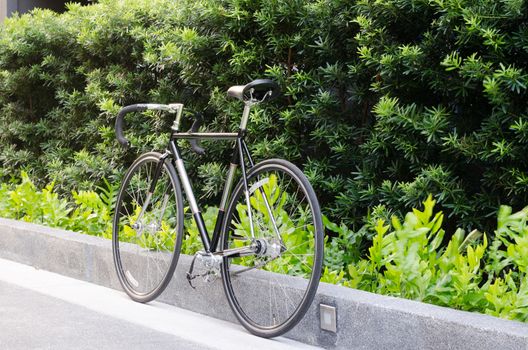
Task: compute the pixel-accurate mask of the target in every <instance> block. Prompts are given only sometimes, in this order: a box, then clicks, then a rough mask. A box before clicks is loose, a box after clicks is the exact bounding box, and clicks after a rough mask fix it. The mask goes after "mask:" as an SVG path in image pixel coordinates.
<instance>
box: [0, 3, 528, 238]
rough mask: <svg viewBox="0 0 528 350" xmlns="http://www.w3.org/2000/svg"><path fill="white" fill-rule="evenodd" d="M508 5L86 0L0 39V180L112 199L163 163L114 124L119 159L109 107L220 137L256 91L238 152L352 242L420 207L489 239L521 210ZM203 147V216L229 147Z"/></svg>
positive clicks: (521, 35) (149, 135) (136, 129)
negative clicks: (265, 162)
mask: <svg viewBox="0 0 528 350" xmlns="http://www.w3.org/2000/svg"><path fill="white" fill-rule="evenodd" d="M524 6H525V4H524V3H523V2H522V1H517V0H512V1H503V2H500V3H497V2H496V1H477V0H470V1H465V2H462V3H461V2H460V1H456V0H446V1H422V0H418V1H417V0H398V1H396V0H387V1H373V0H358V1H356V2H355V3H350V2H348V1H343V0H321V1H300V0H292V1H287V2H270V1H258V0H257V1H245V0H201V1H190V0H183V1H179V2H174V1H172V0H154V1H146V0H123V1H110V0H103V1H100V2H99V3H98V4H94V5H91V6H80V5H75V4H70V5H69V11H68V12H66V13H64V14H61V15H57V14H54V13H52V12H50V11H42V10H36V11H34V12H33V13H32V14H30V15H23V16H21V17H16V18H13V19H9V20H7V21H6V23H5V24H4V25H3V27H2V29H1V31H0V46H1V47H2V50H0V106H2V107H1V108H0V124H1V125H2V133H1V134H0V161H1V162H2V165H3V167H2V174H3V175H4V177H7V176H9V174H12V173H13V172H14V171H18V169H19V168H25V169H26V170H27V171H28V172H30V173H32V174H34V175H35V177H36V178H39V179H41V180H40V181H41V184H44V183H48V182H50V181H53V180H54V181H55V186H56V188H57V189H58V190H61V191H64V192H65V193H69V192H70V190H71V189H78V190H83V189H84V190H86V189H89V188H90V187H91V186H92V184H94V183H95V184H101V181H102V179H103V178H108V179H109V181H110V182H111V183H117V182H118V180H119V178H120V176H121V175H120V174H122V165H127V164H130V162H131V161H132V160H133V158H134V157H135V155H136V154H137V153H138V152H140V151H142V150H147V149H149V150H150V149H152V148H157V149H159V148H161V147H163V145H164V142H165V141H166V139H167V135H166V134H165V133H164V130H167V127H168V126H169V125H170V123H171V120H170V119H169V118H170V117H168V116H164V115H159V114H155V113H147V114H146V115H134V116H130V117H128V118H127V122H128V125H129V126H130V128H128V129H127V131H128V135H129V136H130V138H131V140H132V144H133V146H134V147H133V148H132V150H130V151H128V152H125V151H123V150H121V149H120V148H119V147H118V146H117V143H116V142H115V138H114V135H113V122H114V118H115V115H116V113H117V111H118V110H119V108H120V107H121V106H123V105H126V104H130V103H135V102H145V101H151V102H159V103H167V102H174V101H178V102H183V103H184V104H185V105H186V115H185V116H186V118H185V122H186V123H187V124H186V125H185V126H186V127H187V126H188V125H190V119H191V118H190V117H191V116H192V114H193V112H195V111H203V113H204V116H205V121H206V125H207V128H208V129H211V130H218V131H222V130H234V129H236V126H237V123H238V120H239V119H238V118H239V115H240V113H241V109H242V107H241V104H240V102H238V101H233V100H228V99H227V97H226V95H225V91H226V89H227V88H228V87H229V86H230V85H233V84H243V83H246V82H248V81H250V80H251V79H254V78H258V77H269V78H273V79H275V80H277V81H278V82H279V83H280V85H281V87H282V88H283V90H284V95H283V97H282V98H280V99H278V100H276V102H273V103H272V104H267V105H262V106H259V107H258V108H257V109H255V111H254V112H253V113H252V116H251V122H250V124H249V128H250V130H249V131H250V132H249V141H250V144H251V150H252V151H253V153H254V155H255V156H256V158H257V159H263V158H268V157H273V156H279V157H285V158H288V159H290V160H292V161H294V162H295V163H298V164H300V165H302V166H303V169H304V171H305V172H306V173H307V175H308V176H309V178H310V180H311V182H312V183H313V184H314V187H315V188H316V190H317V192H318V195H319V197H320V199H321V201H322V202H323V207H324V208H326V209H325V211H326V214H328V215H329V217H330V218H332V219H333V220H334V221H336V220H337V221H340V220H343V221H344V222H345V223H346V224H347V225H348V226H351V227H352V228H354V229H355V230H356V231H357V230H358V229H359V228H360V227H361V226H362V225H363V224H369V223H368V220H366V221H365V220H363V218H365V217H368V215H370V214H371V213H370V212H369V211H370V209H369V208H373V207H374V206H376V205H379V204H380V203H381V204H385V205H386V207H387V208H391V210H392V211H394V212H396V213H399V214H402V213H404V212H405V210H407V209H406V208H409V207H410V206H417V205H419V203H420V202H421V201H422V200H424V199H425V195H426V194H427V193H435V194H436V199H437V200H439V201H440V202H441V203H442V209H443V211H444V212H445V213H446V219H445V220H446V221H448V224H449V227H451V228H454V227H455V226H457V225H458V224H460V226H461V227H463V228H465V229H470V228H480V229H488V230H491V228H492V226H493V222H492V220H491V216H492V215H493V213H494V211H495V208H497V207H498V206H499V204H500V203H509V204H511V205H512V206H514V207H520V206H521V205H523V204H524V203H526V202H527V199H528V198H527V197H528V196H527V191H526V189H525V188H526V184H527V182H528V181H527V180H526V179H527V177H526V171H527V170H528V169H527V165H526V164H527V162H526V157H525V153H526V152H524V151H525V148H526V136H525V134H526V124H527V123H526V120H525V119H526V103H525V102H524V101H525V98H526V84H527V75H526V73H525V70H526V62H528V60H527V59H526V58H527V53H526V42H527V39H526V38H527V33H528V31H527V30H526V25H525V23H526V11H525V8H524ZM206 149H207V152H208V153H207V155H206V156H205V157H197V156H196V155H194V154H192V153H189V152H188V151H187V150H186V152H185V154H184V157H185V158H186V159H188V160H189V163H188V164H189V168H190V169H189V173H190V175H191V176H192V177H193V180H194V184H195V187H196V188H197V189H202V188H203V192H202V193H201V194H202V196H203V197H204V198H207V199H210V200H211V201H212V200H213V199H214V197H215V196H218V192H219V190H220V188H221V180H222V178H223V177H222V175H223V174H224V173H225V170H226V167H225V164H223V163H219V160H220V159H224V157H225V156H226V154H227V153H228V152H229V151H230V145H228V144H217V143H214V144H213V143H206ZM206 178H207V180H205V179H206ZM455 223H457V224H455ZM336 235H338V233H336Z"/></svg>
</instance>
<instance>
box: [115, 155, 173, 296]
mask: <svg viewBox="0 0 528 350" xmlns="http://www.w3.org/2000/svg"><path fill="white" fill-rule="evenodd" d="M160 158H161V154H160V153H157V152H149V153H145V154H143V155H141V156H140V157H138V158H137V159H136V161H135V162H134V163H133V164H132V165H131V166H130V168H129V169H128V171H127V173H126V174H125V176H124V178H123V181H122V184H121V188H120V189H119V193H118V196H117V201H116V206H115V213H114V220H113V228H112V252H113V258H114V265H115V268H116V272H117V276H118V278H119V282H120V283H121V286H122V287H123V289H124V291H125V292H126V293H127V294H128V295H129V296H130V298H131V299H133V300H135V301H138V302H142V303H146V302H149V301H151V300H154V299H155V298H156V297H158V296H159V295H160V294H161V293H162V292H163V290H165V288H166V287H167V285H168V283H169V281H170V279H171V278H172V275H173V274H174V270H175V268H176V264H177V262H178V257H179V254H180V249H181V243H182V236H183V198H182V191H181V186H180V183H179V180H178V177H177V175H176V171H175V169H174V166H173V165H172V164H171V162H170V161H168V160H166V161H164V164H163V166H162V169H161V172H160V176H159V178H158V181H157V183H156V187H155V188H154V191H153V192H152V196H151V200H150V204H149V203H147V207H145V210H144V213H143V216H142V217H140V215H141V214H140V213H141V211H142V209H143V205H144V204H145V202H148V200H147V192H148V189H149V187H150V183H151V180H152V177H153V176H154V173H155V169H156V166H157V164H158V163H159V161H160ZM142 176H145V179H143V177H142ZM151 265H152V268H151Z"/></svg>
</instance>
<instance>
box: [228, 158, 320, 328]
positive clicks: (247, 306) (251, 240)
mask: <svg viewBox="0 0 528 350" xmlns="http://www.w3.org/2000/svg"><path fill="white" fill-rule="evenodd" d="M247 180H248V189H249V193H248V196H249V200H250V203H251V205H250V207H248V205H247V201H246V194H245V190H244V186H243V182H242V181H241V182H240V183H239V184H238V185H237V187H236V188H235V190H234V191H233V197H232V199H231V202H230V203H229V205H228V208H227V211H226V219H225V221H224V225H223V236H222V237H223V238H222V243H223V248H224V249H232V248H240V247H243V246H252V247H254V249H255V251H256V253H254V254H249V255H246V256H232V257H225V258H224V262H223V264H222V274H223V283H224V290H225V292H226V295H227V298H228V301H229V304H230V306H231V308H232V309H233V311H234V313H235V315H236V317H237V318H238V320H239V321H240V323H241V324H242V325H243V326H244V327H246V328H247V329H248V330H249V331H250V332H251V333H253V334H256V335H258V336H262V337H275V336H278V335H281V334H283V333H284V332H287V331H288V330H290V329H291V328H292V327H293V326H295V325H296V324H297V323H298V322H299V321H300V320H301V318H302V317H303V316H304V314H305V313H306V311H307V310H308V308H309V307H310V305H311V303H312V301H313V298H314V296H315V292H316V290H317V287H318V285H319V279H320V277H321V268H322V262H323V224H322V218H321V211H320V208H319V203H318V201H317V198H316V196H315V192H314V190H313V188H312V186H311V185H310V183H309V182H308V180H307V179H306V176H305V175H304V174H303V173H302V172H301V171H300V170H299V168H297V167H296V166H295V165H293V164H291V163H290V162H287V161H285V160H278V159H277V160H268V161H265V162H262V163H260V164H258V165H256V166H255V167H254V168H253V169H252V170H251V171H250V172H249V173H248V177H247ZM251 222H253V225H252V224H251ZM252 226H253V227H252Z"/></svg>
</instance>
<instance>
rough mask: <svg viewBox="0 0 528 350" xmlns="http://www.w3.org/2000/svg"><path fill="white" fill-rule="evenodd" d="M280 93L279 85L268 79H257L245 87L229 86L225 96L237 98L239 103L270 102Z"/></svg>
mask: <svg viewBox="0 0 528 350" xmlns="http://www.w3.org/2000/svg"><path fill="white" fill-rule="evenodd" d="M279 93H280V88H279V85H278V84H277V83H276V82H274V81H273V80H270V79H257V80H253V81H252V82H251V83H249V84H246V85H235V86H231V87H230V88H229V89H228V90H227V95H228V96H231V97H234V98H237V99H239V100H240V101H244V102H246V101H250V100H251V98H253V101H254V102H263V101H264V100H272V99H274V98H275V97H277V96H278V95H279Z"/></svg>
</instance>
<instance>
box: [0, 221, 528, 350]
mask: <svg viewBox="0 0 528 350" xmlns="http://www.w3.org/2000/svg"><path fill="white" fill-rule="evenodd" d="M0 258H3V259H8V260H12V261H16V262H20V263H23V264H27V265H31V266H34V267H36V268H38V269H43V270H48V271H51V272H55V273H58V274H61V275H65V276H68V277H73V278H77V279H80V280H84V281H87V282H91V283H95V284H98V285H102V286H105V287H110V288H114V289H121V286H120V285H119V281H118V279H117V276H116V274H115V271H114V264H113V259H112V244H111V241H109V240H106V239H103V238H99V237H93V236H89V235H83V234H79V233H75V232H70V231H65V230H60V229H53V228H49V227H44V226H40V225H35V224H29V223H26V222H21V221H15V220H8V219H1V218H0ZM191 259H192V257H190V256H187V255H181V256H180V259H179V262H178V267H177V269H176V272H175V275H174V278H173V279H172V281H171V283H170V284H169V286H168V287H167V289H166V290H165V292H163V294H162V295H161V296H160V297H159V298H158V300H159V301H162V302H165V303H168V304H172V305H176V306H178V307H181V308H185V309H188V310H191V311H194V312H198V313H201V314H207V315H209V316H212V317H215V318H219V319H223V320H227V321H231V322H235V323H236V319H235V317H234V315H233V314H232V312H231V309H230V308H229V305H228V303H227V300H226V298H225V296H224V291H223V288H222V283H221V281H220V280H217V281H215V282H213V283H211V284H209V285H207V286H205V287H198V288H197V289H192V288H191V287H190V286H189V284H188V283H187V280H186V279H185V273H186V272H187V270H188V268H189V265H190V262H191ZM320 303H324V304H328V305H333V306H335V307H336V308H337V333H331V332H328V331H324V330H321V329H320V328H319V320H320V315H319V307H318V305H319V304H320ZM286 337H288V338H292V339H295V340H297V341H301V342H303V343H306V344H310V345H317V346H322V347H325V348H327V349H467V348H477V349H479V350H486V349H490V350H496V349H497V348H501V349H512V350H513V349H519V350H520V349H522V350H527V349H528V324H524V323H521V322H516V321H508V320H503V319H499V318H496V317H492V316H488V315H483V314H478V313H471V312H465V311H457V310H453V309H449V308H444V307H439V306H435V305H429V304H424V303H420V302H416V301H411V300H406V299H399V298H394V297H387V296H382V295H377V294H373V293H369V292H364V291H359V290H355V289H350V288H344V287H339V286H335V285H330V284H326V283H321V284H320V286H319V290H318V292H317V295H316V297H315V300H314V303H313V305H312V306H311V308H310V309H309V311H308V312H307V314H306V316H305V317H304V319H303V320H302V321H301V322H300V323H299V324H298V325H297V326H296V327H295V328H294V329H293V330H291V331H290V332H288V333H287V334H286Z"/></svg>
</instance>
